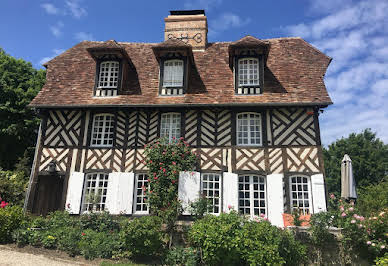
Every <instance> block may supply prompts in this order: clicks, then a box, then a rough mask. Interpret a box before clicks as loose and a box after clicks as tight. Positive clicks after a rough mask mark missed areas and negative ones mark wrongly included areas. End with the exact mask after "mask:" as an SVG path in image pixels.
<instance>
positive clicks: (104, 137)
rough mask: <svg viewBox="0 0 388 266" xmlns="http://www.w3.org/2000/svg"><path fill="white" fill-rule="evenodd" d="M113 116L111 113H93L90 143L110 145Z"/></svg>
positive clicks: (111, 143) (111, 141)
mask: <svg viewBox="0 0 388 266" xmlns="http://www.w3.org/2000/svg"><path fill="white" fill-rule="evenodd" d="M113 132H114V117H113V115H111V114H103V115H95V116H94V122H93V129H92V135H91V136H92V139H91V145H93V146H112V145H113Z"/></svg>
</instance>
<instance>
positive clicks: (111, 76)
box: [97, 61, 120, 89]
mask: <svg viewBox="0 0 388 266" xmlns="http://www.w3.org/2000/svg"><path fill="white" fill-rule="evenodd" d="M119 68H120V64H119V62H117V61H106V62H102V63H101V64H100V73H99V76H98V87H97V88H98V89H106V88H110V89H117V85H118V81H119Z"/></svg>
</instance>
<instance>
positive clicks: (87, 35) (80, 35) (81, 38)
mask: <svg viewBox="0 0 388 266" xmlns="http://www.w3.org/2000/svg"><path fill="white" fill-rule="evenodd" d="M74 39H76V40H77V41H80V42H81V41H85V40H86V41H94V37H93V35H92V34H91V33H87V32H83V31H81V32H77V33H76V34H74Z"/></svg>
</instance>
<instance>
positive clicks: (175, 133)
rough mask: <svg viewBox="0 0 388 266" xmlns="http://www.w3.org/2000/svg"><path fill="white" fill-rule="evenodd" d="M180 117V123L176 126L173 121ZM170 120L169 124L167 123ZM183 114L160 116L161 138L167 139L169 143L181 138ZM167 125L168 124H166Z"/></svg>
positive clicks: (164, 114) (163, 114)
mask: <svg viewBox="0 0 388 266" xmlns="http://www.w3.org/2000/svg"><path fill="white" fill-rule="evenodd" d="M174 116H176V117H175V118H177V117H178V119H177V120H178V123H177V124H174V123H173V122H172V121H173V119H174ZM167 119H168V122H167ZM181 119H182V117H181V114H180V113H162V114H161V116H160V137H161V138H163V137H166V138H167V139H168V142H170V143H171V142H173V141H174V137H175V139H179V138H180V137H181V133H182V132H181ZM166 123H167V124H166Z"/></svg>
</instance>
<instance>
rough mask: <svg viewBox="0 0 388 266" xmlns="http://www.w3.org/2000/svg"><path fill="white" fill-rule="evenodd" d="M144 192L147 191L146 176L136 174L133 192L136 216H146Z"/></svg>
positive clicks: (146, 206)
mask: <svg viewBox="0 0 388 266" xmlns="http://www.w3.org/2000/svg"><path fill="white" fill-rule="evenodd" d="M146 190H148V176H147V175H146V174H137V175H136V191H135V213H137V214H148V203H147V196H146V194H145V192H146Z"/></svg>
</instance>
